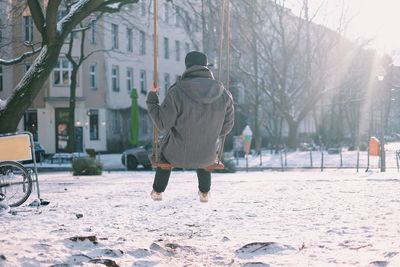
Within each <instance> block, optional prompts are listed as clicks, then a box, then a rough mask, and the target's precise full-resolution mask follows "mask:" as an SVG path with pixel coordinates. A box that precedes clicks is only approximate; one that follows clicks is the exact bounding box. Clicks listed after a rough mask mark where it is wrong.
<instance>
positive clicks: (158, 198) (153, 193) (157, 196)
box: [150, 190, 162, 201]
mask: <svg viewBox="0 0 400 267" xmlns="http://www.w3.org/2000/svg"><path fill="white" fill-rule="evenodd" d="M150 196H151V199H153V200H154V201H161V200H162V193H159V192H156V191H154V190H153V191H151V193H150Z"/></svg>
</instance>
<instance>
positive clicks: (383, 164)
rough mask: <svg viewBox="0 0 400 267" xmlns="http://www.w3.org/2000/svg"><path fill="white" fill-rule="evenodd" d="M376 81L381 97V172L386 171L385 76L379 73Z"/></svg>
mask: <svg viewBox="0 0 400 267" xmlns="http://www.w3.org/2000/svg"><path fill="white" fill-rule="evenodd" d="M378 81H379V89H380V90H381V92H382V93H381V97H380V100H381V101H380V108H379V110H380V113H381V114H380V115H381V117H380V138H379V139H380V151H379V154H380V155H379V156H380V161H379V162H380V169H381V172H385V171H386V157H385V156H386V155H385V124H386V123H384V122H385V112H384V111H385V102H386V101H385V100H386V97H385V95H386V93H385V92H386V86H385V76H384V75H379V76H378Z"/></svg>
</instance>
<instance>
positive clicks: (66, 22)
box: [57, 0, 139, 39]
mask: <svg viewBox="0 0 400 267" xmlns="http://www.w3.org/2000/svg"><path fill="white" fill-rule="evenodd" d="M138 1H139V0H109V1H102V0H91V1H79V2H76V3H75V4H73V5H72V6H71V9H70V11H69V13H68V14H67V15H66V16H65V17H64V18H63V19H62V20H61V21H60V22H58V24H57V28H58V29H60V30H61V36H62V38H63V39H64V38H66V36H67V35H68V34H69V33H70V32H71V31H72V30H73V29H74V28H75V26H76V25H77V24H78V23H79V22H81V21H82V20H84V19H85V18H86V17H87V16H89V15H90V14H91V13H93V12H96V11H103V12H115V8H118V10H120V8H121V7H123V6H124V5H127V4H133V3H137V2H138ZM112 4H118V5H117V7H115V8H114V7H112V6H111V5H112ZM102 8H104V10H102ZM109 8H111V9H109Z"/></svg>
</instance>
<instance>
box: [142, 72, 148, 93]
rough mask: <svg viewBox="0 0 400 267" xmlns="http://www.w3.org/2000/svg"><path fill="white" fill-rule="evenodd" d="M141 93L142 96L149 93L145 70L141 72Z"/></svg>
mask: <svg viewBox="0 0 400 267" xmlns="http://www.w3.org/2000/svg"><path fill="white" fill-rule="evenodd" d="M140 92H141V93H142V94H146V93H147V84H146V71H145V70H141V71H140Z"/></svg>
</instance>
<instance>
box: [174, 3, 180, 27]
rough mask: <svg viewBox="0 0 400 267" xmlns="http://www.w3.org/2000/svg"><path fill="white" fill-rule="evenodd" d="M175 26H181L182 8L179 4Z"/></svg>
mask: <svg viewBox="0 0 400 267" xmlns="http://www.w3.org/2000/svg"><path fill="white" fill-rule="evenodd" d="M175 26H176V27H180V26H181V8H180V7H178V6H177V7H176V10H175Z"/></svg>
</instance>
